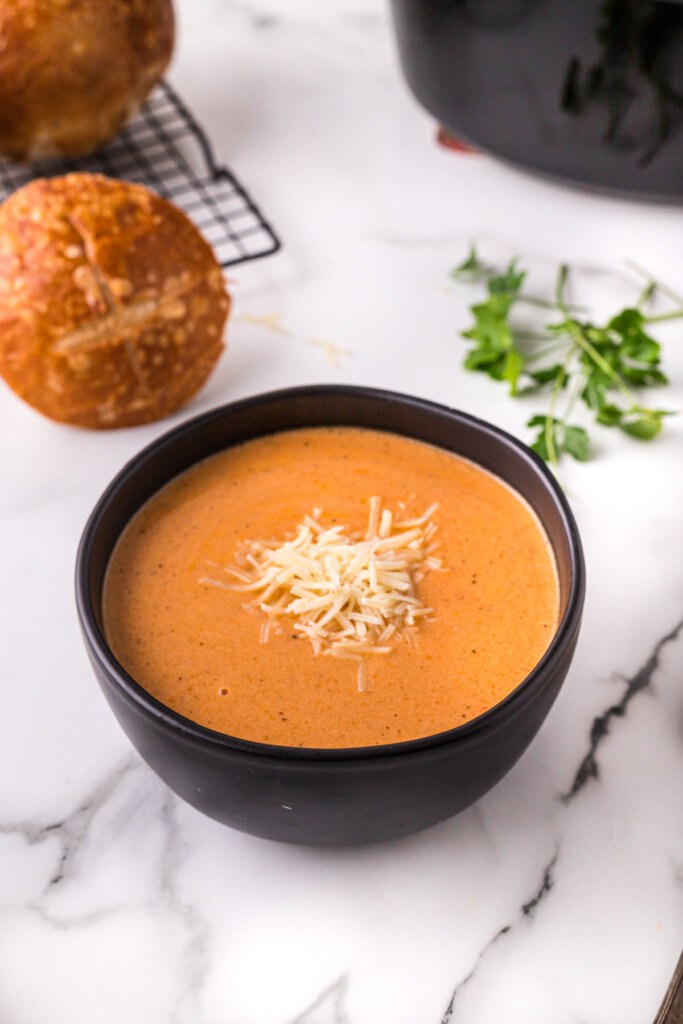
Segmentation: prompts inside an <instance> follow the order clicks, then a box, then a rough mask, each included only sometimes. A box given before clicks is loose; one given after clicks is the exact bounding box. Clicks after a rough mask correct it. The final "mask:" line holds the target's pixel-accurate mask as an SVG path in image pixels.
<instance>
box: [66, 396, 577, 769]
mask: <svg viewBox="0 0 683 1024" xmlns="http://www.w3.org/2000/svg"><path fill="white" fill-rule="evenodd" d="M342 395H343V396H351V397H354V398H360V399H368V400H372V401H375V402H376V401H386V402H390V403H393V404H399V405H402V406H404V407H407V408H414V409H421V410H425V411H427V412H432V413H438V414H439V415H446V416H447V417H448V418H451V419H453V420H454V422H458V421H464V422H466V423H467V424H469V425H470V426H472V427H474V428H475V429H476V430H478V431H480V432H481V433H482V434H484V435H486V436H488V437H489V438H493V439H494V440H495V441H498V442H502V443H503V445H505V446H507V447H508V448H512V449H513V450H514V451H515V452H516V454H517V455H518V456H519V457H521V458H522V460H523V461H525V462H526V463H527V464H528V465H529V466H530V467H531V468H532V470H534V471H535V472H536V474H537V475H538V476H540V477H541V478H542V480H543V482H544V483H545V484H546V486H547V487H548V489H549V491H550V495H551V498H552V500H553V501H554V504H555V507H556V510H557V512H558V513H559V517H560V520H561V523H562V528H563V531H564V533H565V536H566V537H567V540H568V546H569V555H570V577H571V578H570V582H569V594H568V596H567V604H566V607H565V611H564V614H563V616H562V618H561V620H560V623H559V625H558V627H557V629H556V631H555V633H554V635H553V638H552V640H551V642H550V644H549V645H548V647H547V649H546V651H545V652H544V654H543V656H542V657H541V659H540V661H538V662H537V664H536V665H535V666H534V667H533V668H532V670H531V671H530V672H529V673H528V675H526V676H525V677H524V679H522V680H521V681H520V682H519V683H518V684H517V686H516V687H515V688H514V689H513V690H511V691H510V693H508V694H507V695H506V696H505V697H504V698H503V699H502V700H501V701H498V703H496V704H494V705H493V706H492V707H490V708H488V709H487V710H486V711H484V712H482V713H481V714H480V715H477V716H476V717H475V718H472V719H469V720H468V721H466V722H463V723H462V724H460V725H456V726H454V727H453V728H451V729H445V730H443V731H442V732H439V733H433V734H431V735H428V736H421V737H418V738H415V739H410V740H400V741H397V742H394V743H382V744H376V745H371V746H361V747H298V746H284V745H280V744H273V743H263V742H260V741H257V740H249V739H243V738H241V737H239V736H232V735H230V734H228V733H222V732H218V731H216V730H214V729H210V728H208V727H207V726H204V725H200V724H199V723H198V722H194V721H193V720H192V719H189V718H186V717H185V716H184V715H181V714H180V713H179V712H177V711H174V710H173V709H172V708H170V707H168V706H167V705H165V704H162V703H161V701H158V700H157V699H156V698H155V697H153V696H152V695H151V694H150V693H148V692H147V690H145V689H144V688H143V687H142V686H141V685H140V684H139V683H138V682H136V681H135V679H133V677H132V676H130V675H129V674H128V672H126V670H125V669H124V668H123V666H122V665H120V664H119V662H118V661H117V659H116V658H115V656H114V654H113V652H112V651H111V649H110V648H109V645H108V644H107V641H106V638H105V636H104V633H103V631H102V630H101V629H100V627H99V625H98V623H97V617H96V615H95V611H94V607H93V603H92V600H91V597H90V586H89V564H90V557H91V554H92V549H93V545H94V541H95V538H96V535H97V531H98V529H99V525H100V521H101V519H102V517H103V515H104V514H105V512H106V511H107V510H108V508H109V505H110V503H111V502H112V501H113V500H115V498H116V496H117V493H118V492H119V490H120V488H121V487H122V486H123V485H124V484H125V483H127V482H128V480H129V479H130V478H131V477H133V476H135V475H137V474H138V473H139V472H140V471H141V469H142V468H144V466H145V464H146V463H148V461H149V460H151V459H155V458H157V456H158V455H159V454H160V453H162V452H164V451H165V450H166V449H167V448H168V447H169V446H174V445H176V444H178V443H179V442H182V441H183V440H184V439H185V438H187V437H188V436H189V435H191V434H192V433H193V432H194V431H196V430H201V429H202V428H203V427H204V426H205V425H207V424H209V423H210V422H211V421H212V420H221V419H223V418H225V417H226V416H230V415H231V414H232V413H233V412H235V411H238V410H239V411H242V410H244V409H247V408H249V407H252V406H258V405H263V404H264V403H265V404H268V403H269V402H274V401H278V402H281V401H292V402H295V401H297V400H299V399H303V398H307V397H318V398H321V397H330V398H333V397H339V396H342ZM317 425H320V426H324V425H325V424H312V426H317ZM339 425H341V424H339ZM354 425H357V424H354V423H353V422H349V423H348V426H354ZM281 429H282V430H291V429H298V428H297V427H291V426H285V427H282V428H281ZM367 429H380V430H381V428H374V427H371V428H367ZM275 432H277V431H273V430H268V431H263V433H258V434H255V435H254V437H255V438H256V437H264V436H266V435H267V434H269V433H275ZM388 432H389V433H399V431H396V430H392V429H391V428H388ZM401 436H405V437H409V438H410V437H412V438H413V440H416V441H420V440H421V439H420V438H418V437H414V435H412V434H409V433H404V434H402V435H401ZM234 443H236V444H239V443H242V442H239V441H238V442H234ZM423 443H431V442H423ZM226 447H230V445H226ZM435 447H439V445H438V444H437V445H435ZM444 450H446V451H452V452H453V450H452V449H447V448H446V449H444ZM453 454H456V455H457V454H458V453H457V452H453ZM208 457H210V456H206V455H204V456H201V458H208ZM464 457H466V456H464ZM201 458H200V459H197V460H196V461H197V462H199V461H201ZM471 461H475V462H476V460H471ZM188 468H189V467H188ZM484 468H486V467H484ZM489 472H492V471H490V470H489ZM177 475H178V474H174V475H173V476H170V477H169V478H168V480H167V481H166V483H169V482H170V481H171V480H172V479H174V476H177ZM494 475H497V474H494ZM161 486H165V485H164V484H162V485H161ZM510 486H511V487H512V488H513V489H515V486H514V484H510ZM522 497H524V495H522ZM146 500H148V499H146ZM524 500H525V501H526V500H527V499H526V498H525V497H524ZM143 504H144V502H143ZM139 507H140V508H141V507H142V505H140V506H139ZM534 511H535V510H534ZM134 514H135V513H134ZM119 536H120V534H119ZM112 550H113V548H112ZM110 556H111V551H110V552H109V557H110ZM75 590H76V594H75V596H76V608H77V613H78V618H79V622H80V626H81V631H82V633H83V637H84V641H85V644H86V647H87V648H88V651H89V653H90V656H91V658H93V659H94V660H95V661H96V662H97V668H99V670H100V671H102V672H104V674H105V675H106V677H107V678H108V680H109V682H111V683H113V684H114V685H115V687H116V688H117V689H118V690H119V691H120V692H121V693H122V694H123V695H124V696H125V698H126V699H127V700H128V701H129V702H131V703H133V704H134V705H135V706H136V708H137V710H138V711H140V712H142V714H143V715H145V716H147V717H148V718H151V719H153V720H154V721H155V722H156V724H157V725H158V726H161V727H162V728H165V729H166V730H171V731H173V732H174V733H176V734H179V735H180V736H182V737H183V739H184V740H185V741H187V742H189V743H198V744H201V745H203V746H205V747H206V746H210V747H214V748H220V749H223V750H225V751H226V752H231V753H233V754H241V755H243V756H247V757H248V756H249V755H251V756H252V757H255V758H257V759H258V760H260V761H263V760H265V759H271V760H272V759H276V760H278V761H280V762H283V761H284V762H286V761H290V762H292V761H297V762H307V761H308V762H311V761H313V762H334V761H343V762H349V761H358V760H365V759H372V760H377V759H382V758H391V757H393V758H396V757H402V756H405V755H413V754H415V753H417V752H418V751H427V750H431V749H433V748H435V747H440V746H443V745H445V744H449V743H453V742H460V741H466V740H470V739H472V738H474V737H475V736H477V735H478V734H480V733H482V732H485V731H491V732H495V731H496V730H497V729H498V728H500V727H501V726H502V725H503V724H504V723H505V722H506V721H509V720H510V718H514V717H516V716H517V714H518V713H520V712H521V711H522V710H523V709H524V707H525V706H526V704H527V702H528V701H529V700H531V699H532V697H533V695H534V693H535V692H536V691H537V690H538V689H542V688H543V684H544V681H545V677H546V672H547V670H548V669H549V667H550V665H551V663H552V662H554V661H555V660H556V659H558V658H560V657H561V655H562V653H563V651H564V649H565V648H566V647H567V645H568V644H570V643H571V642H572V641H573V638H574V636H575V634H576V631H577V629H578V627H579V624H580V620H581V613H582V609H583V601H584V595H585V562H584V557H583V549H582V545H581V539H580V536H579V532H578V527H577V525H576V521H575V519H574V515H573V513H572V511H571V509H570V507H569V503H568V501H567V498H566V496H565V494H564V491H563V490H562V488H561V486H560V484H559V483H558V481H557V479H556V478H555V476H554V475H553V474H552V473H551V471H550V469H549V468H548V466H547V465H546V463H545V462H543V460H542V459H541V458H540V457H539V456H538V455H537V454H536V453H535V452H534V451H532V449H531V448H529V447H528V446H527V445H525V444H524V443H523V442H522V441H520V440H519V439H518V438H516V437H514V436H513V435H512V434H509V433H508V432H507V431H505V430H503V429H501V428H500V427H497V426H495V425H494V424H492V423H489V422H488V421H486V420H482V419H480V418H479V417H477V416H473V415H472V414H471V413H467V412H463V411H462V410H460V409H455V408H452V407H450V406H447V405H443V404H441V403H438V402H434V401H432V400H430V399H425V398H420V397H417V396H414V395H409V394H404V393H402V392H396V391H389V390H386V389H383V388H370V387H365V386H362V385H353V384H309V385H301V386H295V387H289V388H280V389H276V390H272V391H266V392H259V393H256V394H253V395H249V396H247V397H245V398H241V399H237V400H235V401H233V402H227V403H225V404H223V405H220V406H217V407H214V408H212V409H209V410H207V411H206V412H203V413H200V414H198V415H196V416H193V417H191V418H189V419H187V420H185V421H184V422H182V423H180V424H179V425H178V426H176V427H172V428H171V429H170V430H167V431H165V432H164V433H163V434H161V435H160V436H159V437H157V438H156V439H155V440H154V441H152V442H151V443H150V444H148V445H145V446H144V447H143V448H142V449H140V451H138V452H137V453H136V454H135V455H134V456H133V457H132V458H131V459H129V460H128V461H127V462H126V463H125V465H124V466H123V467H122V469H121V470H119V472H118V473H117V474H116V475H115V476H114V478H113V479H112V480H111V482H110V483H109V484H108V486H107V487H106V488H105V490H104V491H103V492H102V494H101V496H100V498H99V499H98V501H97V503H96V505H95V507H94V508H93V510H92V512H91V514H90V516H89V517H88V520H87V522H86V525H85V527H84V530H83V533H82V535H81V539H80V542H79V546H78V553H77V556H76V571H75Z"/></svg>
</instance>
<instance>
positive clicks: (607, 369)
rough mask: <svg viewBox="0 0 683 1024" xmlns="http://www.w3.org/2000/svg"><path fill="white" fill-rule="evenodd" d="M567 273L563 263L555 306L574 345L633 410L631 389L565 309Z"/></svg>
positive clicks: (634, 401)
mask: <svg viewBox="0 0 683 1024" xmlns="http://www.w3.org/2000/svg"><path fill="white" fill-rule="evenodd" d="M568 273H569V270H568V267H567V265H566V263H563V264H562V266H561V267H560V271H559V274H558V275H557V286H556V289H555V295H556V298H557V305H558V307H559V308H560V310H561V311H562V312H563V313H564V315H565V317H566V324H567V327H568V329H569V331H570V332H571V334H572V335H573V337H574V339H575V341H576V344H577V345H579V346H580V347H581V348H582V349H583V351H584V352H585V353H586V354H587V355H589V356H590V357H591V359H592V360H593V362H594V363H595V364H596V366H599V367H600V369H601V370H602V371H603V373H606V374H607V376H608V377H610V378H611V380H613V381H614V383H615V385H616V386H617V387H618V388H619V390H620V391H621V393H622V395H624V397H625V398H627V399H628V401H629V402H630V403H631V407H632V408H633V407H635V406H637V404H638V400H637V398H636V396H635V395H634V393H633V392H632V391H631V389H630V388H629V387H627V386H626V384H625V383H624V381H623V380H622V379H621V377H620V376H619V374H618V373H617V371H616V370H615V369H614V367H613V366H610V364H609V363H608V362H607V360H606V359H604V358H603V357H602V356H601V355H600V353H599V352H598V351H597V349H596V348H594V346H593V345H592V344H591V343H590V341H589V340H588V338H587V337H586V335H585V332H584V330H583V328H582V327H581V324H580V323H578V321H577V320H574V319H573V317H571V316H570V315H569V311H568V309H567V304H566V302H565V300H564V288H565V283H566V281H567V274H568Z"/></svg>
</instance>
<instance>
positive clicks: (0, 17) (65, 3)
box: [0, 0, 174, 160]
mask: <svg viewBox="0 0 683 1024" xmlns="http://www.w3.org/2000/svg"><path fill="white" fill-rule="evenodd" d="M173 41H174V16H173V6H172V3H171V0H0V154H1V155H3V156H6V157H10V158H12V159H16V160H31V159H36V158H38V157H43V156H56V155H60V154H61V155H64V156H79V155H82V154H84V153H88V152H91V151H92V150H93V149H95V148H96V147H97V146H98V145H100V144H101V143H102V142H105V141H106V140H107V139H110V138H112V137H113V136H114V135H116V133H117V132H118V131H120V129H121V128H122V127H123V125H124V124H125V122H126V121H127V120H128V118H129V117H130V116H131V115H132V114H133V113H134V112H135V110H136V109H137V108H138V107H139V106H140V104H141V103H142V102H143V101H144V100H145V98H146V97H147V95H148V94H149V92H150V90H151V89H152V87H153V86H154V85H155V84H156V83H157V82H158V81H159V79H160V78H161V76H162V75H163V73H164V71H165V70H166V67H167V66H168V63H169V61H170V58H171V53H172V51H173Z"/></svg>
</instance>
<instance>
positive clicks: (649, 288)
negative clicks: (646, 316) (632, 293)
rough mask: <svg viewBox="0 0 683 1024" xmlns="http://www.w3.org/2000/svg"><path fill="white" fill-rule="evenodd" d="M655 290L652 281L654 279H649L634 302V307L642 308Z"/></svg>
mask: <svg viewBox="0 0 683 1024" xmlns="http://www.w3.org/2000/svg"><path fill="white" fill-rule="evenodd" d="M656 291H657V285H656V284H655V283H654V281H650V283H649V284H647V285H645V287H644V288H643V290H642V292H641V293H640V296H639V298H638V301H637V302H636V309H642V308H643V306H645V305H646V304H647V303H648V302H649V301H650V299H651V298H652V296H653V295H654V293H655V292H656Z"/></svg>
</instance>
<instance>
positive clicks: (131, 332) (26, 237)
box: [0, 174, 229, 429]
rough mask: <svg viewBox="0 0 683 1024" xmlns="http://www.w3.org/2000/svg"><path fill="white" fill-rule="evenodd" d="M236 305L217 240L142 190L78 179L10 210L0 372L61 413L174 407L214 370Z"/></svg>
mask: <svg viewBox="0 0 683 1024" xmlns="http://www.w3.org/2000/svg"><path fill="white" fill-rule="evenodd" d="M228 309H229V298H228V295H227V293H226V290H225V285H224V283H223V275H222V273H221V268H220V266H219V265H218V263H217V261H216V258H215V256H214V254H213V251H212V249H211V247H210V246H209V245H208V243H207V242H206V241H205V240H204V239H203V237H202V236H201V234H200V232H199V231H198V230H197V228H196V227H195V226H194V224H192V223H191V222H190V221H189V220H188V218H187V217H186V216H185V214H184V213H182V212H181V211H180V210H178V209H177V208H176V207H175V206H173V205H172V204H171V203H168V202H166V200H165V199H161V198H160V197H159V196H157V195H155V194H154V193H153V192H150V191H149V190H148V189H146V188H143V187H142V186H141V185H133V184H130V183H129V182H123V181H113V180H111V179H109V178H104V177H102V176H100V175H95V174H68V175H66V176H64V177H61V178H51V179H38V180H36V181H33V182H31V183H30V184H29V185H26V186H24V188H22V189H19V191H18V192H15V193H14V195H12V196H10V198H9V199H7V200H5V202H4V203H3V204H2V206H0V374H1V375H2V376H3V377H4V378H5V380H6V381H7V383H8V384H9V385H10V387H11V388H13V389H14V391H15V392H16V393H17V394H18V395H19V396H20V397H21V398H23V399H24V400H25V401H26V402H28V403H29V404H30V405H32V406H33V407H34V408H36V409H38V410H39V411H40V412H42V413H44V414H45V415H46V416H50V417H51V418H52V419H54V420H60V421H62V422H66V423H75V424H79V425H80V426H84V427H95V428H101V429H104V428H108V427H123V426H131V425H133V424H136V423H146V422H148V421H150V420H155V419H158V418H159V417H161V416H165V415H167V414H168V413H170V412H173V410H174V409H177V408H178V407H179V406H181V405H183V404H184V403H185V402H187V401H188V399H189V398H191V397H192V396H193V395H194V394H195V392H196V391H197V390H198V389H199V388H200V387H201V386H202V384H203V383H204V381H205V380H206V379H207V377H208V376H209V374H210V373H211V371H212V369H213V367H214V365H215V363H216V361H217V359H218V357H219V356H220V354H221V351H222V348H223V340H222V335H223V328H224V326H225V320H226V317H227V314H228Z"/></svg>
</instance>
